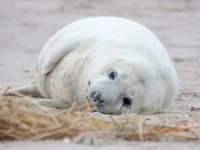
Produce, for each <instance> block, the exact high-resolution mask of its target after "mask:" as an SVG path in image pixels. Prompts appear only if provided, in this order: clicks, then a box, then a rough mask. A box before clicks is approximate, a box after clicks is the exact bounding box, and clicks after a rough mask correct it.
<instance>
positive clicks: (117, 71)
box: [86, 62, 135, 114]
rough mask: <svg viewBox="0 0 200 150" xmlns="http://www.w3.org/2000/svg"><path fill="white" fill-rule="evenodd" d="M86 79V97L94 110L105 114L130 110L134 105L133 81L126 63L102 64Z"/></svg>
mask: <svg viewBox="0 0 200 150" xmlns="http://www.w3.org/2000/svg"><path fill="white" fill-rule="evenodd" d="M97 70H98V71H97V72H95V73H94V75H93V78H91V79H90V80H89V81H88V85H89V87H88V89H87V93H86V94H87V98H88V100H89V102H91V103H92V104H94V107H95V110H96V111H98V112H101V113H107V114H121V113H122V112H127V111H129V110H130V111H131V109H132V107H133V106H132V105H134V95H135V91H134V83H133V80H132V79H131V70H130V68H129V66H128V65H123V62H122V64H121V65H119V64H109V65H106V66H102V67H101V69H97Z"/></svg>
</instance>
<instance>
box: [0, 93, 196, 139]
mask: <svg viewBox="0 0 200 150" xmlns="http://www.w3.org/2000/svg"><path fill="white" fill-rule="evenodd" d="M89 111H90V109H89V108H80V107H78V106H73V107H72V108H70V109H68V110H65V111H58V110H51V109H47V108H44V107H41V106H39V105H37V104H36V103H34V102H33V101H32V100H31V99H30V98H16V97H3V96H1V97H0V139H1V140H8V139H16V140H22V139H34V140H35V139H59V138H64V137H70V138H71V137H75V136H77V135H79V134H82V133H87V132H90V133H91V132H92V133H93V134H95V135H98V136H101V135H103V136H114V137H116V138H122V139H126V140H200V116H199V117H196V118H190V119H188V120H179V121H175V120H169V122H167V123H163V122H158V121H157V122H155V121H152V120H141V119H139V118H135V119H134V118H133V117H132V118H128V117H122V116H121V117H116V116H115V117H112V118H111V117H108V115H97V116H95V115H90V113H88V112H89ZM102 116H104V117H102ZM105 116H107V117H105Z"/></svg>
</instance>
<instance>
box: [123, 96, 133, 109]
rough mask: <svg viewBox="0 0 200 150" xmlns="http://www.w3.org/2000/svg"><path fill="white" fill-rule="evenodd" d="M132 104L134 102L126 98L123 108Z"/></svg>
mask: <svg viewBox="0 0 200 150" xmlns="http://www.w3.org/2000/svg"><path fill="white" fill-rule="evenodd" d="M131 104H132V100H131V99H130V98H127V97H125V98H124V99H123V106H125V107H129V106H130V105H131Z"/></svg>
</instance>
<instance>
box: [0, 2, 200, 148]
mask: <svg viewBox="0 0 200 150" xmlns="http://www.w3.org/2000/svg"><path fill="white" fill-rule="evenodd" d="M105 15H106V16H107V15H109V16H120V17H126V18H129V19H133V20H135V21H137V22H140V23H142V24H144V25H145V26H147V27H148V28H150V29H151V30H152V31H153V32H154V33H155V34H156V35H157V36H158V37H159V38H160V39H161V41H162V42H163V44H164V45H165V46H166V48H167V50H168V52H169V54H170V56H171V58H172V59H173V61H174V64H175V66H176V68H177V72H178V75H179V80H180V92H179V95H178V96H177V98H176V101H175V102H174V103H173V104H172V105H171V107H170V108H168V109H167V110H165V111H164V112H163V113H161V114H157V115H152V116H147V117H150V118H154V119H160V120H166V119H169V118H175V119H181V118H189V117H192V116H195V115H200V111H191V107H192V106H193V107H195V108H197V107H199V108H200V42H199V41H200V31H199V29H200V1H199V0H165V1H162V2H161V1H159V0H148V1H145V0H140V1H136V0H126V1H124V0H109V1H107V0H96V1H95V0H76V1H75V0H52V1H48V0H29V1H25V0H0V89H1V90H3V89H5V88H6V87H8V86H10V87H18V86H23V85H26V84H28V83H29V82H31V81H33V78H34V73H33V72H34V69H35V64H36V61H37V56H38V54H39V52H40V50H41V49H42V47H43V45H44V44H45V42H46V41H47V40H48V39H49V38H50V37H51V36H52V35H53V34H54V33H55V32H56V31H57V30H58V29H60V28H61V27H63V26H64V25H66V24H67V23H69V22H71V21H74V20H76V19H79V18H83V17H87V16H105ZM127 144H128V146H127ZM116 145H117V143H115V144H114V145H112V146H110V145H107V146H105V147H104V149H110V148H113V149H114V148H115V149H121V148H123V147H125V148H126V149H131V148H133V147H134V148H135V149H156V148H157V149H159V148H160V147H162V149H163V148H166V149H167V148H170V149H200V144H198V143H195V142H190V143H189V142H188V143H180V142H145V143H142V142H131V143H126V144H124V143H121V144H120V143H118V145H117V146H116ZM83 147H87V146H80V145H73V144H69V143H63V142H61V141H47V142H39V143H38V142H28V141H27V142H17V143H13V142H12V143H0V149H1V150H12V149H20V150H21V149H26V150H28V149H34V148H41V149H44V148H48V149H49V150H51V149H56V148H59V149H65V148H71V149H72V148H73V149H82V148H83ZM87 148H89V149H93V148H94V147H87Z"/></svg>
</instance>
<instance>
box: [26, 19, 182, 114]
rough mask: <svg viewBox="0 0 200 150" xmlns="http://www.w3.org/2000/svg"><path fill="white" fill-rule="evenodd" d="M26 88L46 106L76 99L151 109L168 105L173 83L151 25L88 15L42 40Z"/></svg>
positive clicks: (116, 109) (113, 110)
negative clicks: (30, 82)
mask: <svg viewBox="0 0 200 150" xmlns="http://www.w3.org/2000/svg"><path fill="white" fill-rule="evenodd" d="M28 89H29V90H28V91H29V93H34V95H35V93H37V92H36V90H37V91H38V93H39V94H40V95H41V96H42V97H43V98H45V101H44V100H43V101H42V102H41V103H42V104H44V105H46V106H49V107H52V106H54V105H56V106H59V107H63V106H64V105H65V104H72V103H74V102H76V101H77V102H79V103H80V104H85V103H87V102H89V103H91V104H93V105H94V108H95V110H96V111H98V112H101V113H108V114H121V113H131V112H134V113H148V114H151V113H155V112H158V111H160V110H161V109H163V108H165V107H167V106H168V105H169V104H170V102H171V101H172V100H173V99H174V97H175V95H176V93H177V89H178V82H177V75H176V71H175V68H174V66H173V64H172V62H171V60H170V58H169V56H168V54H167V52H166V50H165V48H164V46H163V45H162V43H161V42H160V41H159V39H158V38H157V37H156V36H155V35H154V34H153V33H152V32H151V31H150V30H148V29H147V28H145V27H144V26H142V25H140V24H138V23H136V22H133V21H131V20H128V19H123V18H118V17H92V18H86V19H81V20H78V21H75V22H73V23H71V24H69V25H67V26H65V27H64V28H62V29H61V30H60V31H58V32H57V33H56V34H55V35H54V36H53V37H52V38H51V39H50V40H49V41H48V42H47V43H46V45H45V46H44V48H43V50H42V52H41V54H40V56H39V59H38V65H37V69H36V85H35V86H34V88H33V86H32V88H30V87H29V88H28ZM30 89H31V90H30ZM23 90H24V91H25V92H24V93H26V91H27V88H23ZM36 95H37V94H36Z"/></svg>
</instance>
